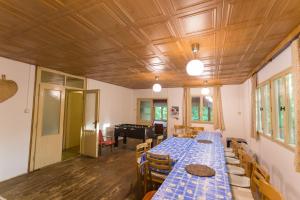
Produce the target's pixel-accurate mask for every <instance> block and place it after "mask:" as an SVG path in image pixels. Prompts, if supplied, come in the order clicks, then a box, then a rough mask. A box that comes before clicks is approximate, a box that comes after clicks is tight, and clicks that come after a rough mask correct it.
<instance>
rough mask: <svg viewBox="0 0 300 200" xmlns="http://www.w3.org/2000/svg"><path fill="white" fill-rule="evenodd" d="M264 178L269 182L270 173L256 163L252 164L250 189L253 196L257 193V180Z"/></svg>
mask: <svg viewBox="0 0 300 200" xmlns="http://www.w3.org/2000/svg"><path fill="white" fill-rule="evenodd" d="M260 180H264V181H266V182H268V183H269V182H270V175H269V174H268V173H267V172H266V171H265V170H264V169H263V168H262V166H260V165H259V164H257V163H254V164H253V172H252V174H251V191H252V194H254V195H255V196H257V195H258V193H259V181H260Z"/></svg>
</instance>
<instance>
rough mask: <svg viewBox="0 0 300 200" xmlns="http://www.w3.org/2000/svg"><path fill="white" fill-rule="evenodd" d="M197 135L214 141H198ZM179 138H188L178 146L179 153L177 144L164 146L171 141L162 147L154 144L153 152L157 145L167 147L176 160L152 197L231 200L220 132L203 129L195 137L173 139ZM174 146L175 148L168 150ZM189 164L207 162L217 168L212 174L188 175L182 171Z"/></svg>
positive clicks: (167, 199) (154, 198)
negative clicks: (201, 175) (178, 147)
mask: <svg viewBox="0 0 300 200" xmlns="http://www.w3.org/2000/svg"><path fill="white" fill-rule="evenodd" d="M199 139H204V140H211V141H212V142H213V143H212V144H200V143H198V142H197V140H199ZM172 140H173V139H172ZM178 140H182V143H184V141H189V142H188V145H186V146H185V147H182V148H180V151H181V152H180V153H179V152H177V150H178V149H177V147H174V146H171V147H167V145H173V144H174V143H175V142H173V141H170V142H166V143H165V144H164V147H159V146H160V145H158V146H157V147H155V148H154V149H156V150H155V151H156V153H159V152H158V149H167V150H168V152H169V153H170V156H171V157H172V156H173V157H176V158H178V161H177V162H176V164H175V165H174V167H173V170H172V171H171V172H170V174H169V175H168V177H167V178H166V180H165V181H164V182H163V184H162V185H161V186H160V188H159V190H158V191H157V192H156V194H155V196H154V197H153V198H152V199H153V200H163V199H166V200H173V199H176V200H180V199H186V200H189V199H195V200H216V199H226V200H231V199H232V195H231V190H230V185H229V179H228V174H227V168H226V162H225V157H224V147H223V144H222V141H221V135H220V134H219V133H215V132H202V133H201V134H199V135H198V136H197V137H196V138H195V139H194V140H192V139H183V138H177V140H176V143H181V142H179V141H178ZM173 148H174V149H177V150H171V149H173ZM154 149H153V150H154ZM172 153H174V155H172ZM188 164H202V165H207V166H209V167H211V168H213V169H214V170H215V171H216V175H215V176H213V177H198V176H193V175H190V174H188V173H187V172H186V171H185V166H186V165H188Z"/></svg>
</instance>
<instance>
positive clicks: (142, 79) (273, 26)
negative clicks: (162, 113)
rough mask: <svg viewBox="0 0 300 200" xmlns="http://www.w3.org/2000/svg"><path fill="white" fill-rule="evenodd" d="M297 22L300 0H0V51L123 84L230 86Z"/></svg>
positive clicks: (146, 86) (51, 66)
mask: <svg viewBox="0 0 300 200" xmlns="http://www.w3.org/2000/svg"><path fill="white" fill-rule="evenodd" d="M299 23H300V0H222V1H217V0H106V1H101V0H39V1H36V0H9V1H7V0H0V56H3V57H7V58H11V59H15V60H19V61H23V62H26V63H30V64H36V65H40V66H43V67H48V68H52V69H56V70H60V71H64V72H67V73H71V74H75V75H81V76H85V77H88V78H92V79H96V80H100V81H104V82H108V83H113V84H116V85H120V86H124V87H128V88H150V87H151V86H152V84H153V83H154V82H155V81H154V77H155V75H159V76H160V83H161V84H162V86H163V87H180V86H197V85H201V84H203V81H204V80H208V82H209V84H236V83H242V82H243V81H244V80H246V79H247V77H248V76H249V74H251V72H252V71H253V69H254V68H255V67H256V66H257V65H258V64H259V63H260V61H262V60H263V58H264V57H265V56H266V55H267V54H268V53H270V52H271V51H272V49H274V47H275V46H276V45H277V44H278V43H280V41H281V40H283V38H284V37H285V36H286V35H287V34H288V33H289V32H291V31H292V30H293V29H294V28H295V27H296V26H297V25H298V24H299ZM194 42H198V43H200V54H199V58H200V59H201V60H202V61H203V62H204V63H205V71H204V73H203V75H202V76H199V77H190V76H188V75H187V74H186V71H185V66H186V63H187V62H188V61H189V60H190V59H191V58H192V57H193V55H192V53H191V47H190V45H191V44H192V43H194Z"/></svg>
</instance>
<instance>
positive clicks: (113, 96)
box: [87, 79, 135, 134]
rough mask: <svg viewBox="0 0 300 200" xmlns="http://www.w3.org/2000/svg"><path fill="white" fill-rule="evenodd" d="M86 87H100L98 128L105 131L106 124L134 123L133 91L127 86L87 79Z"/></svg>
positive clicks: (89, 88)
mask: <svg viewBox="0 0 300 200" xmlns="http://www.w3.org/2000/svg"><path fill="white" fill-rule="evenodd" d="M87 89H88V90H91V89H100V112H99V119H100V123H99V124H100V129H102V130H103V134H105V133H106V127H107V126H110V127H111V126H113V125H116V124H120V123H134V122H135V120H133V116H132V113H133V110H132V109H133V105H132V103H133V101H132V94H133V91H132V90H131V89H128V88H124V87H120V86H116V85H112V84H108V83H104V82H100V81H96V80H92V79H87Z"/></svg>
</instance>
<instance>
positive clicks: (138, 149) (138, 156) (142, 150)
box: [135, 142, 148, 164]
mask: <svg viewBox="0 0 300 200" xmlns="http://www.w3.org/2000/svg"><path fill="white" fill-rule="evenodd" d="M147 149H148V144H147V143H146V142H145V143H141V144H138V145H136V148H135V157H136V161H137V163H138V164H139V163H140V162H141V156H142V154H143V153H145V152H146V151H147Z"/></svg>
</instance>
